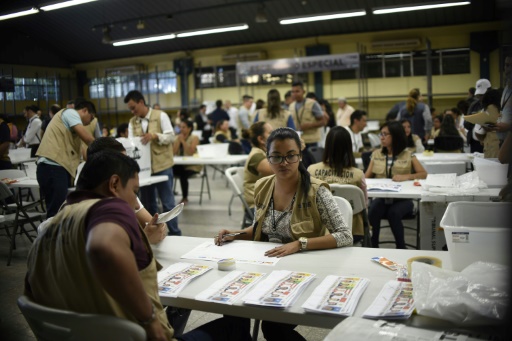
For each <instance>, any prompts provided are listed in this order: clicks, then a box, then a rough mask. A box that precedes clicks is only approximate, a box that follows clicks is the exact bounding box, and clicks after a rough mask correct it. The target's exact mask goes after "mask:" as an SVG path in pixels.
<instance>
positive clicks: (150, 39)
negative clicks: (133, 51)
mask: <svg viewBox="0 0 512 341" xmlns="http://www.w3.org/2000/svg"><path fill="white" fill-rule="evenodd" d="M174 38H176V35H175V34H174V33H170V34H164V35H160V36H151V37H145V38H137V39H129V40H119V41H115V42H113V43H112V45H114V46H125V45H132V44H142V43H149V42H153V41H160V40H169V39H174Z"/></svg>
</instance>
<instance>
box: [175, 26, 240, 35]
mask: <svg viewBox="0 0 512 341" xmlns="http://www.w3.org/2000/svg"><path fill="white" fill-rule="evenodd" d="M248 28H249V25H247V24H238V25H231V26H222V27H215V28H206V29H204V30H197V31H188V32H182V33H178V34H177V37H178V38H185V37H192V36H200V35H204V34H213V33H222V32H231V31H241V30H246V29H248Z"/></svg>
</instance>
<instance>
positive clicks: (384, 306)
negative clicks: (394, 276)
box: [363, 281, 414, 319]
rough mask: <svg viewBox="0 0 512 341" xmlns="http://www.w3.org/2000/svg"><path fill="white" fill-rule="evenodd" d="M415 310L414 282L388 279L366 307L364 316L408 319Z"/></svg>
mask: <svg viewBox="0 0 512 341" xmlns="http://www.w3.org/2000/svg"><path fill="white" fill-rule="evenodd" d="M413 310H414V299H413V297H412V283H411V282H399V281H388V282H387V283H386V284H384V287H383V288H382V290H381V291H380V293H379V294H378V295H377V297H376V298H375V300H374V301H373V302H372V304H371V305H370V307H369V308H368V309H366V311H365V312H364V314H363V317H367V318H379V319H408V318H409V317H410V316H411V314H412V312H413Z"/></svg>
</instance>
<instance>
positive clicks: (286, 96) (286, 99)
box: [281, 90, 293, 110]
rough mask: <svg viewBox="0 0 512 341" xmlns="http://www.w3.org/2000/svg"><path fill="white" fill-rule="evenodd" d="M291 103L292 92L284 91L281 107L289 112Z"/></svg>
mask: <svg viewBox="0 0 512 341" xmlns="http://www.w3.org/2000/svg"><path fill="white" fill-rule="evenodd" d="M292 102H293V96H292V92H291V91H290V90H288V91H286V93H285V94H284V103H283V105H282V106H281V107H282V108H283V109H284V110H290V104H291V103H292Z"/></svg>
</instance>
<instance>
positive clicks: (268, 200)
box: [214, 128, 352, 340]
mask: <svg viewBox="0 0 512 341" xmlns="http://www.w3.org/2000/svg"><path fill="white" fill-rule="evenodd" d="M301 157H302V154H301V143H300V139H299V135H298V134H297V133H296V132H295V131H294V130H293V129H290V128H278V129H276V130H274V131H273V132H272V133H271V134H270V136H269V138H268V139H267V159H268V161H269V163H270V167H271V168H272V171H273V172H274V173H275V175H271V176H267V177H265V178H262V179H260V180H259V181H258V182H257V183H256V186H255V190H254V202H255V205H256V215H255V217H254V222H253V225H252V226H251V227H249V228H247V229H245V230H244V231H243V232H246V234H243V235H238V236H236V237H233V236H229V237H224V235H225V234H228V233H233V232H234V231H227V230H220V231H219V233H218V236H217V237H215V240H214V242H215V243H216V244H217V245H222V243H223V242H225V241H229V240H233V239H245V240H256V241H270V242H274V243H281V244H283V245H282V246H279V247H276V248H273V249H271V250H269V251H267V252H265V255H266V256H269V257H284V256H287V255H291V254H293V253H296V252H299V251H301V250H302V251H304V250H320V249H331V248H336V247H343V246H347V245H352V233H351V232H350V228H349V227H348V226H347V225H346V223H345V220H344V219H343V216H342V214H341V211H340V209H339V207H338V205H337V204H336V201H335V200H334V198H333V196H332V194H331V192H330V190H329V185H327V183H325V182H323V181H320V180H318V179H315V178H312V177H311V176H310V175H309V173H308V171H307V170H306V168H305V167H304V165H303V164H302V163H301V162H300V161H301ZM240 232H241V231H240ZM295 327H296V326H295V325H289V324H283V323H275V322H268V321H263V323H262V326H261V328H262V331H263V335H264V336H265V339H267V340H304V338H303V337H302V336H301V335H300V334H299V333H298V332H296V331H295V330H294V328H295Z"/></svg>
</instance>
